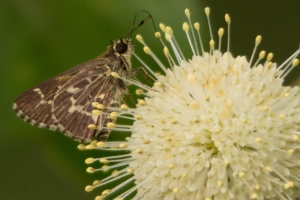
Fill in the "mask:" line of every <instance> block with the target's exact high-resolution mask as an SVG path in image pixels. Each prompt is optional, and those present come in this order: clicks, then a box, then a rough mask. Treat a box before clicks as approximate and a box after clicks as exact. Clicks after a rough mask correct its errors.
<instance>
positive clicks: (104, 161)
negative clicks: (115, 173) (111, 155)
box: [99, 158, 108, 164]
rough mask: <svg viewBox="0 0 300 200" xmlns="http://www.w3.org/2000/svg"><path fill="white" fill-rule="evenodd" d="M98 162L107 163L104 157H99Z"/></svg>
mask: <svg viewBox="0 0 300 200" xmlns="http://www.w3.org/2000/svg"><path fill="white" fill-rule="evenodd" d="M99 162H100V163H102V164H107V163H108V160H107V159H105V158H101V159H100V160H99Z"/></svg>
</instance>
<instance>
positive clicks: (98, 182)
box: [93, 180, 102, 185]
mask: <svg viewBox="0 0 300 200" xmlns="http://www.w3.org/2000/svg"><path fill="white" fill-rule="evenodd" d="M101 183H102V181H100V180H94V182H93V185H99V184H101Z"/></svg>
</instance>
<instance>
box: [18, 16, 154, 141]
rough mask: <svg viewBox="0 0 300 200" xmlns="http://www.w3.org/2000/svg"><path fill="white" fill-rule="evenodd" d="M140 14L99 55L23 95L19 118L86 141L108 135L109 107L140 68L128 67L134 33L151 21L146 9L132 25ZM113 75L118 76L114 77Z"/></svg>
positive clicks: (105, 137) (20, 99) (123, 92)
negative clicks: (120, 35)
mask: <svg viewBox="0 0 300 200" xmlns="http://www.w3.org/2000/svg"><path fill="white" fill-rule="evenodd" d="M141 11H143V12H146V13H148V12H147V11H144V10H141ZM141 11H139V12H141ZM139 12H138V13H139ZM138 13H136V15H135V18H134V22H133V26H132V30H131V31H130V32H129V33H128V34H127V35H125V36H124V37H121V38H120V39H118V40H116V41H112V44H111V45H109V46H108V47H107V50H106V51H105V52H104V53H102V54H101V55H100V56H99V57H97V58H95V59H93V60H90V61H87V62H85V63H83V64H80V65H78V66H76V67H74V68H71V69H69V70H67V71H65V72H63V73H61V74H59V75H57V76H54V77H52V78H50V79H48V80H46V81H44V82H42V83H40V84H38V85H36V86H34V87H32V88H30V89H28V90H26V91H25V92H24V93H22V94H21V95H20V96H19V97H18V98H17V99H16V101H15V102H14V104H13V109H14V110H15V111H16V112H17V114H18V116H20V117H21V118H23V119H24V120H25V121H27V122H29V123H30V124H32V125H36V126H38V127H41V128H47V129H50V130H59V131H61V132H64V133H65V135H67V136H69V137H71V138H73V139H75V140H78V141H83V142H88V141H91V140H92V139H93V138H94V137H97V139H98V140H99V141H106V139H107V137H108V136H109V133H110V130H109V128H108V127H107V125H108V124H110V123H112V122H114V121H115V118H113V117H111V116H110V113H111V111H110V109H109V108H111V107H119V105H120V103H121V101H122V97H123V95H124V94H126V93H127V86H128V84H129V83H128V82H127V81H126V80H127V79H130V78H131V77H133V76H134V75H135V73H136V72H137V71H138V70H137V69H134V70H132V67H131V55H132V54H133V51H134V46H133V43H132V40H131V35H132V32H133V31H134V30H136V29H137V28H138V27H140V26H141V25H142V24H144V22H146V21H147V20H148V19H150V18H151V20H152V22H153V19H152V16H151V15H150V14H149V13H148V17H147V18H146V19H144V20H142V21H141V22H140V24H139V25H138V26H136V27H135V28H134V23H135V19H136V16H137V14H138ZM153 25H154V23H153ZM116 75H117V76H118V77H120V78H122V79H120V78H119V79H116V78H115V77H114V76H116ZM103 113H105V114H103Z"/></svg>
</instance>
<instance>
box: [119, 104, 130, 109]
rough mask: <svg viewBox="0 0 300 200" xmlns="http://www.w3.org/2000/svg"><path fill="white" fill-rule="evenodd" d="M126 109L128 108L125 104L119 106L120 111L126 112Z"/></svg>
mask: <svg viewBox="0 0 300 200" xmlns="http://www.w3.org/2000/svg"><path fill="white" fill-rule="evenodd" d="M128 108H129V107H128V106H127V105H126V104H122V105H121V109H122V110H128Z"/></svg>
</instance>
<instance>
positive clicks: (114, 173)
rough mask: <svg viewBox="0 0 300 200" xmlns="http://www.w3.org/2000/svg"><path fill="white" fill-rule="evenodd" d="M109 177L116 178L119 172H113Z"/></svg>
mask: <svg viewBox="0 0 300 200" xmlns="http://www.w3.org/2000/svg"><path fill="white" fill-rule="evenodd" d="M111 175H112V176H114V177H117V176H118V175H119V170H114V171H113V172H112V173H111Z"/></svg>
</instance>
